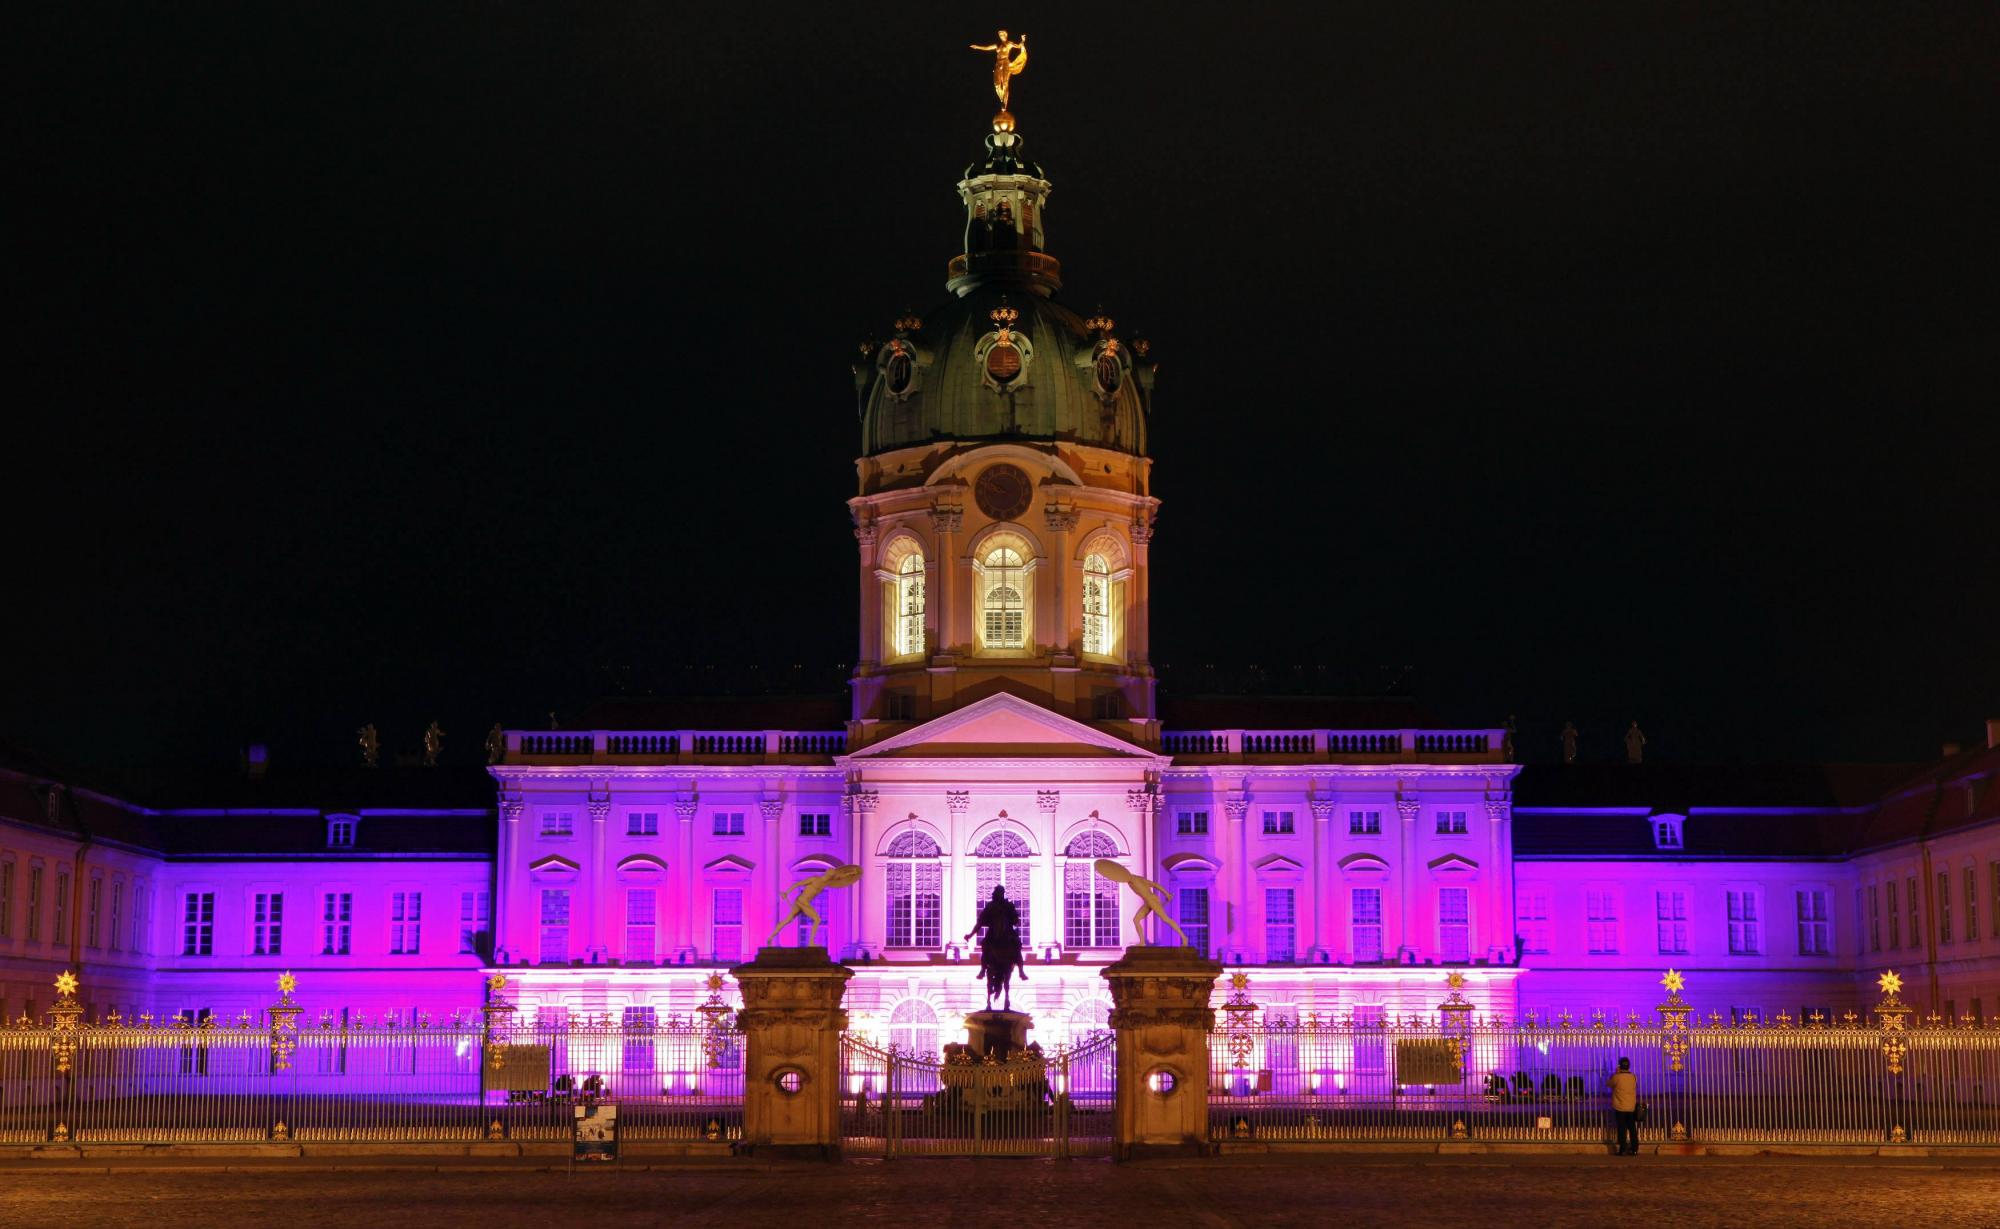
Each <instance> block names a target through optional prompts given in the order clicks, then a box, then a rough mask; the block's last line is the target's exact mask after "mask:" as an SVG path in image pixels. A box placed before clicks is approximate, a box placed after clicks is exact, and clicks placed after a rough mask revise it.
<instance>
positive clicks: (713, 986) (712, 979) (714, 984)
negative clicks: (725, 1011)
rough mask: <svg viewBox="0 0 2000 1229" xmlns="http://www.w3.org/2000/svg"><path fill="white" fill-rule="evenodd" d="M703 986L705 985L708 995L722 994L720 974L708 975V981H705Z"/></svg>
mask: <svg viewBox="0 0 2000 1229" xmlns="http://www.w3.org/2000/svg"><path fill="white" fill-rule="evenodd" d="M703 984H704V985H706V986H707V987H708V992H709V993H710V994H721V993H722V974H720V973H710V974H709V975H708V981H707V982H705V983H703Z"/></svg>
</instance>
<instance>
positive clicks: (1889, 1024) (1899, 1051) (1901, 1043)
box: [1875, 969, 1916, 1075]
mask: <svg viewBox="0 0 2000 1229" xmlns="http://www.w3.org/2000/svg"><path fill="white" fill-rule="evenodd" d="M1875 984H1876V985H1877V986H1879V987H1881V989H1882V1001H1881V1002H1880V1003H1877V1004H1876V1005H1875V1016H1876V1019H1877V1020H1879V1021H1880V1022H1881V1026H1882V1057H1883V1058H1884V1059H1886V1060H1887V1061H1888V1064H1889V1074H1890V1075H1901V1074H1903V1058H1904V1056H1905V1055H1907V1054H1908V1053H1909V1043H1908V1041H1907V1040H1906V1037H1907V1034H1908V1029H1909V1021H1910V1017H1911V1016H1912V1015H1914V1014H1916V1009H1915V1008H1913V1007H1911V1006H1910V1005H1909V1004H1907V1003H1905V1002H1903V1000H1902V998H1901V997H1900V994H1901V991H1902V989H1903V979H1902V978H1901V977H1899V976H1897V975H1896V971H1895V970H1894V969H1890V970H1888V971H1887V972H1884V973H1883V974H1882V976H1881V977H1879V978H1877V979H1876V982H1875Z"/></svg>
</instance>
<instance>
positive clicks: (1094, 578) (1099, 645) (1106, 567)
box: [1083, 554, 1116, 657]
mask: <svg viewBox="0 0 2000 1229" xmlns="http://www.w3.org/2000/svg"><path fill="white" fill-rule="evenodd" d="M1115 643H1116V636H1115V634H1114V632H1113V628H1112V623H1111V561H1110V560H1108V559H1106V558H1105V557H1104V556H1103V555H1096V554H1092V555H1086V556H1084V560H1083V651H1084V652H1085V653H1088V654H1090V655H1091V656H1093V657H1109V656H1111V653H1112V650H1113V648H1114V646H1115Z"/></svg>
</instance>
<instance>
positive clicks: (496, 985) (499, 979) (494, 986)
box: [486, 973, 507, 991]
mask: <svg viewBox="0 0 2000 1229" xmlns="http://www.w3.org/2000/svg"><path fill="white" fill-rule="evenodd" d="M486 988H487V989H488V990H494V991H499V990H505V989H506V988H507V975H506V974H505V973H495V974H494V975H493V976H491V977H489V978H487V979H486Z"/></svg>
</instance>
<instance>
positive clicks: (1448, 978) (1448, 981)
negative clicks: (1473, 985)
mask: <svg viewBox="0 0 2000 1229" xmlns="http://www.w3.org/2000/svg"><path fill="white" fill-rule="evenodd" d="M1444 984H1445V985H1447V986H1450V987H1451V988H1452V989H1453V990H1463V989H1465V974H1464V973H1462V972H1460V971H1459V970H1457V969H1453V970H1452V971H1451V972H1449V973H1447V974H1445V975H1444Z"/></svg>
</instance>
